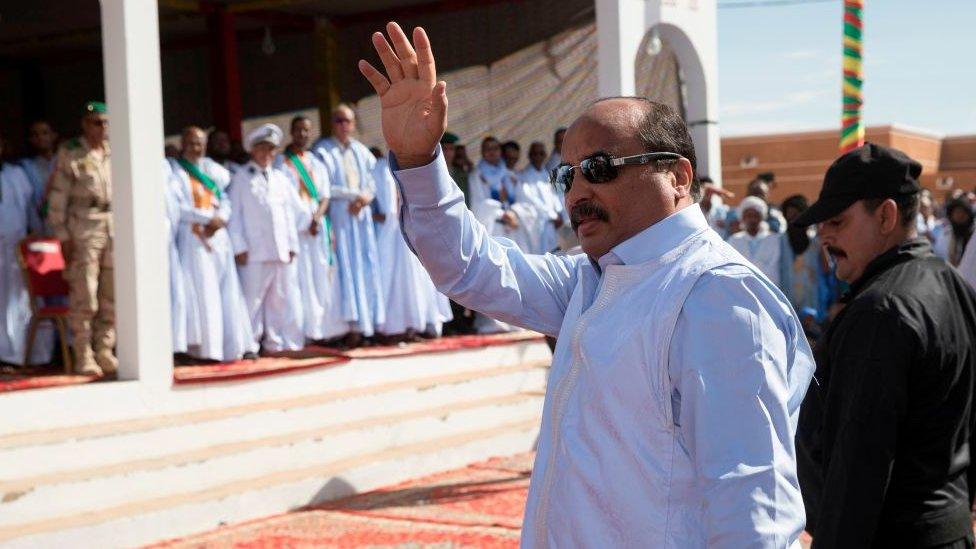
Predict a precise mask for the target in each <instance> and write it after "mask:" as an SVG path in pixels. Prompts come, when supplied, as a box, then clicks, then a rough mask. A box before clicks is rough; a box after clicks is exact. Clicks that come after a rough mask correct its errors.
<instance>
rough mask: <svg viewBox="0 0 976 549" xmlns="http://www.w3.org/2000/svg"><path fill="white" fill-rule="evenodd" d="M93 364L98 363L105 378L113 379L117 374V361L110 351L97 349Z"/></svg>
mask: <svg viewBox="0 0 976 549" xmlns="http://www.w3.org/2000/svg"><path fill="white" fill-rule="evenodd" d="M95 362H96V363H98V366H99V367H100V368H101V370H102V373H103V374H104V375H105V377H113V376H115V375H117V374H118V371H119V360H118V359H117V358H115V354H114V353H113V352H112V349H99V350H98V352H96V353H95Z"/></svg>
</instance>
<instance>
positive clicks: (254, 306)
mask: <svg viewBox="0 0 976 549" xmlns="http://www.w3.org/2000/svg"><path fill="white" fill-rule="evenodd" d="M331 123H332V127H331V130H332V131H331V137H324V138H322V139H318V140H317V141H315V142H313V141H312V123H311V121H310V120H309V119H308V118H305V117H302V116H298V117H295V118H294V119H293V120H292V121H291V124H290V127H289V128H288V137H287V138H286V136H285V134H284V132H283V131H282V129H280V128H278V127H277V126H275V125H273V124H264V125H262V126H260V127H258V128H256V129H254V130H253V131H251V132H250V133H249V134H248V135H246V136H245V139H244V141H243V143H242V144H241V145H236V144H235V143H233V142H232V141H231V139H230V137H229V136H228V134H227V133H226V132H223V131H220V130H212V131H210V132H207V131H205V130H204V129H203V128H201V127H197V126H190V127H187V128H185V129H183V131H182V132H181V135H180V143H179V146H175V145H168V146H167V147H166V150H165V160H164V162H163V165H162V171H163V176H164V179H165V182H166V184H165V204H166V208H165V212H166V216H165V221H166V229H167V230H166V234H167V242H168V247H169V250H168V254H169V264H170V273H169V274H170V288H171V296H170V297H171V300H170V301H171V304H172V311H171V313H172V314H171V316H172V333H173V352H174V355H175V356H176V360H177V364H185V363H195V362H199V361H232V360H238V359H246V358H253V357H256V356H258V355H260V354H261V353H277V352H281V351H292V350H298V349H301V348H303V347H305V346H306V345H307V344H310V343H314V344H322V345H329V346H336V347H344V348H350V347H356V346H359V345H371V344H377V343H381V344H392V343H399V342H406V341H412V340H417V339H419V338H430V337H437V336H440V335H442V334H444V333H448V334H464V333H475V332H481V333H485V332H493V331H501V330H508V329H511V328H510V327H509V326H507V325H505V324H502V323H499V322H495V321H491V320H490V319H488V318H487V317H482V316H480V315H475V314H474V313H473V312H472V311H469V310H466V309H464V308H462V307H460V306H458V305H457V304H454V303H451V302H449V301H448V300H447V298H445V297H444V296H443V295H441V294H440V293H438V292H437V290H436V289H435V288H434V286H433V283H432V282H431V279H430V276H429V275H428V274H427V272H426V271H425V270H424V269H423V267H422V266H421V265H420V263H419V261H418V260H417V258H416V256H415V255H414V254H413V253H412V252H411V250H410V248H409V245H408V243H407V241H406V240H405V239H404V237H403V235H402V234H401V231H400V228H399V218H398V215H397V212H398V209H399V202H400V198H399V196H400V195H399V193H398V191H397V189H396V183H395V181H394V179H393V176H392V173H391V171H390V167H389V160H388V159H387V158H385V157H384V155H383V154H382V152H381V151H380V150H379V149H376V148H373V149H368V148H367V147H366V146H365V145H363V144H362V143H360V142H359V141H357V140H356V139H355V137H354V135H355V132H356V118H355V113H354V111H353V110H352V109H351V108H350V107H348V106H346V105H340V106H339V107H338V108H336V109H335V111H334V112H333V113H332V119H331ZM81 130H82V133H81V135H80V136H78V137H76V138H72V139H68V140H60V139H59V136H58V134H57V133H56V132H55V131H54V129H53V128H52V126H51V124H50V123H48V122H46V121H37V122H35V123H33V124H32V125H31V126H30V131H29V138H28V144H29V147H30V149H31V151H32V153H33V154H31V155H27V156H25V157H23V158H20V159H17V160H12V161H9V162H5V163H4V165H3V171H2V184H0V193H2V194H0V210H2V212H0V213H2V219H3V222H2V224H0V225H2V229H3V230H2V232H0V245H2V248H3V251H2V253H3V271H2V273H0V276H2V278H0V283H2V287H0V290H2V297H3V301H2V302H0V306H2V308H3V310H4V311H5V312H6V314H5V315H3V316H2V317H0V322H2V324H0V328H2V330H0V336H2V339H0V361H2V362H4V363H8V364H12V365H25V364H44V363H48V362H50V361H52V360H53V359H56V358H57V357H56V349H57V347H56V345H55V334H54V331H53V330H52V329H50V328H51V327H48V326H42V328H41V330H40V331H39V333H38V334H37V336H36V338H35V340H34V343H33V346H32V352H31V356H30V357H28V358H26V359H25V356H24V352H25V345H26V340H27V329H28V324H29V321H30V315H31V303H30V298H29V295H28V292H27V289H26V288H25V286H24V283H23V280H22V277H21V273H20V272H19V269H20V268H19V265H18V261H17V258H16V247H17V244H18V243H19V242H20V241H21V240H22V239H23V238H25V237H26V236H28V235H37V236H47V237H53V238H55V239H57V240H58V241H60V242H61V247H62V252H63V254H64V257H65V260H66V269H65V279H66V281H67V282H68V284H69V287H70V296H69V298H68V300H67V302H60V303H55V304H60V305H64V306H66V307H67V308H68V311H69V312H68V315H69V316H68V318H69V327H70V331H71V334H72V335H71V347H72V349H73V353H72V354H73V356H74V361H73V364H74V369H75V371H76V372H78V373H81V374H85V375H96V376H111V375H113V374H114V373H115V371H116V369H117V361H116V359H115V356H114V345H115V329H114V322H115V318H114V291H113V283H112V275H113V260H112V253H111V250H112V238H113V235H114V231H113V227H112V225H111V210H112V208H111V193H112V184H111V169H110V158H111V155H110V148H109V140H108V117H107V109H106V107H105V105H104V104H103V103H100V102H89V103H86V105H85V107H84V110H83V113H82V118H81ZM564 133H565V130H564V129H560V130H559V131H557V132H556V137H555V148H554V150H553V153H552V154H551V155H549V154H547V152H546V150H545V145H543V144H542V143H538V142H537V143H533V144H532V145H531V146H530V147H529V154H528V157H529V162H528V163H527V164H526V166H525V167H524V168H523V169H521V170H520V169H518V168H517V165H518V164H519V160H520V158H519V157H520V147H519V145H518V144H517V143H515V142H511V141H510V142H507V143H504V144H502V143H500V142H499V141H498V140H497V139H495V138H491V137H489V138H486V139H485V140H484V144H483V151H482V152H483V159H482V160H481V161H479V162H478V163H477V165H472V163H471V162H470V161H469V160H468V159H467V156H466V153H465V152H464V148H463V145H461V144H460V139H459V138H458V137H457V136H455V135H453V134H447V135H445V138H444V140H443V143H442V147H443V150H444V151H445V154H446V155H448V156H449V157H450V158H451V159H452V166H453V167H452V174H453V175H454V177H455V178H456V181H457V184H458V185H459V186H461V187H462V188H464V189H465V190H466V191H469V192H470V195H471V196H470V198H471V204H472V208H474V209H475V210H476V211H477V212H479V215H480V216H481V218H482V219H483V221H484V222H485V223H486V225H487V226H489V227H492V228H493V234H497V235H500V236H507V237H509V238H511V239H512V240H514V241H515V242H516V243H517V245H519V246H522V247H523V248H524V249H525V251H527V252H532V253H544V252H548V251H556V250H557V249H558V248H559V245H560V238H561V239H562V245H563V247H564V249H568V248H570V247H571V246H572V245H573V244H574V243H573V237H572V232H571V231H570V230H569V228H568V225H569V224H568V217H567V215H566V212H565V211H564V209H563V203H562V198H561V197H560V196H558V194H557V193H556V192H555V191H554V190H553V187H552V185H551V184H550V182H549V176H548V172H549V171H550V169H551V167H553V166H554V165H556V164H558V163H559V147H560V143H561V138H562V135H563V134H564ZM286 141H287V142H286ZM471 182H474V183H475V184H473V185H471V184H470V183H471ZM496 217H497V219H495V218H496ZM496 221H497V223H496ZM560 229H562V233H561V236H559V235H560V232H559V231H560ZM445 325H446V326H445Z"/></svg>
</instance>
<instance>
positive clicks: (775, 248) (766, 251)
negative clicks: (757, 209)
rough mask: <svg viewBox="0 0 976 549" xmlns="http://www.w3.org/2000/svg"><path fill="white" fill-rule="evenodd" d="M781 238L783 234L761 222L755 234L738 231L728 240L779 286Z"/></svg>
mask: <svg viewBox="0 0 976 549" xmlns="http://www.w3.org/2000/svg"><path fill="white" fill-rule="evenodd" d="M782 238H783V235H781V234H780V233H774V232H772V231H770V230H769V226H768V225H766V223H765V222H763V223H762V225H761V226H760V228H759V232H758V233H756V236H752V235H750V234H749V233H747V232H746V231H739V232H737V233H735V234H734V235H732V236H730V237H729V240H728V242H729V244H731V245H732V247H733V248H735V249H736V251H737V252H739V253H740V254H742V255H743V257H745V258H746V259H748V260H749V262H750V263H752V264H753V265H755V266H756V267H758V268H759V270H760V271H762V272H763V274H764V275H766V277H767V278H769V280H770V281H771V282H772V283H773V284H775V285H776V287H779V285H780V275H779V273H780V259H781V257H782Z"/></svg>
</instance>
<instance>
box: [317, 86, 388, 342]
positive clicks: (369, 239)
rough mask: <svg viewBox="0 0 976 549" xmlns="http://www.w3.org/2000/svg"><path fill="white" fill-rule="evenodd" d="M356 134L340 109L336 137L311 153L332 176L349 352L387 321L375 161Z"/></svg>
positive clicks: (349, 115) (351, 118)
mask: <svg viewBox="0 0 976 549" xmlns="http://www.w3.org/2000/svg"><path fill="white" fill-rule="evenodd" d="M355 132H356V115H355V113H354V112H353V110H352V108H350V107H349V106H348V105H339V106H338V107H336V109H335V110H334V111H333V112H332V137H328V138H325V139H320V140H319V141H318V142H316V143H315V146H313V147H312V150H313V151H314V152H315V153H316V154H318V155H319V157H320V158H322V159H323V160H324V161H325V164H326V166H328V167H329V170H330V171H329V179H330V181H331V183H332V198H331V202H330V204H329V217H330V218H331V219H332V229H333V231H334V233H335V238H336V259H337V260H338V262H339V282H340V283H341V285H342V314H343V319H344V320H345V321H346V322H348V323H349V335H348V336H347V338H346V341H345V345H346V346H348V347H356V346H358V345H361V344H362V342H363V338H364V337H372V336H373V334H374V333H375V331H376V326H378V325H381V324H383V323H384V322H385V321H386V318H385V311H384V309H383V301H384V300H383V291H382V287H381V286H382V285H381V281H380V262H379V253H378V250H377V245H376V234H375V232H374V227H373V208H372V206H371V203H372V202H373V198H374V193H375V192H376V184H375V182H374V181H373V170H374V168H375V166H376V159H375V157H374V156H373V154H372V153H370V152H369V149H367V148H366V146H365V145H363V144H362V143H360V142H359V141H357V140H356V139H355V138H354V137H353V135H354V134H355ZM380 213H386V212H380Z"/></svg>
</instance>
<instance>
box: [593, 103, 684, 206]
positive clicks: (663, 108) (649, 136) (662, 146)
mask: <svg viewBox="0 0 976 549" xmlns="http://www.w3.org/2000/svg"><path fill="white" fill-rule="evenodd" d="M611 99H629V100H632V101H637V102H638V103H640V104H641V106H642V107H643V108H644V117H643V118H642V119H641V121H640V122H639V123H638V125H637V139H638V140H639V141H640V142H641V144H642V145H643V146H644V149H645V150H646V151H647V152H673V153H678V154H680V155H681V156H683V157H685V158H687V159H688V162H690V163H691V196H692V198H694V199H695V201H696V202H697V201H698V200H701V194H702V191H701V181H700V180H699V179H698V157H697V155H695V143H694V142H693V141H692V140H691V133H690V132H689V131H688V125H687V124H685V121H684V119H683V118H681V115H680V114H678V113H677V112H676V111H675V110H674V109H672V108H671V107H669V106H667V105H665V104H664V103H658V102H657V101H651V100H650V99H648V98H646V97H604V98H603V99H598V100H596V101H595V102H594V103H600V102H602V101H608V100H611ZM670 163H671V164H673V161H672V162H670ZM666 164H668V161H664V162H663V163H659V165H666Z"/></svg>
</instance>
